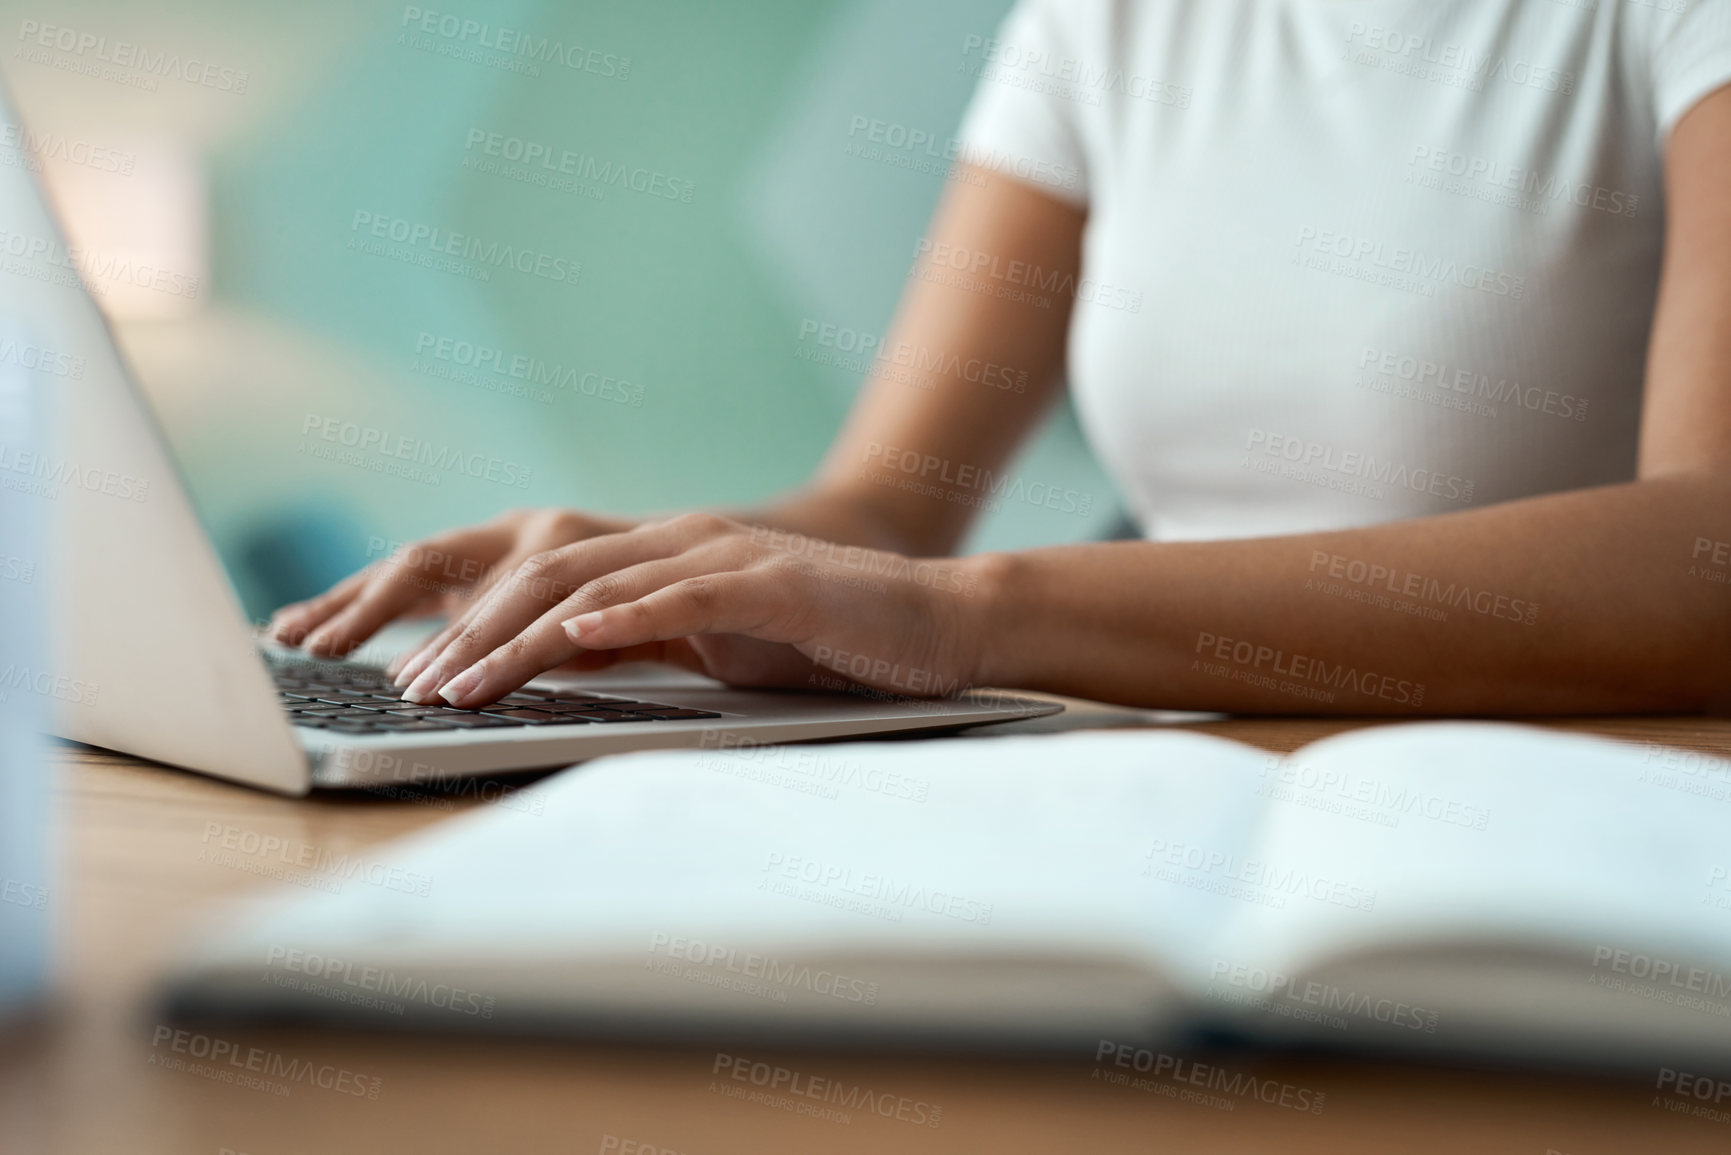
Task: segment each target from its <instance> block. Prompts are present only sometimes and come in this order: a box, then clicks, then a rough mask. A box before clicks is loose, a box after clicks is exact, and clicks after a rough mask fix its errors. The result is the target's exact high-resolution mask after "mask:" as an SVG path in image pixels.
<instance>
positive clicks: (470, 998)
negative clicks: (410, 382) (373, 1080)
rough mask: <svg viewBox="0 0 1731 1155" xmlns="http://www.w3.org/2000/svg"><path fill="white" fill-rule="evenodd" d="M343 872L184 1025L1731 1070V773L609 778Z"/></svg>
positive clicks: (833, 755)
mask: <svg viewBox="0 0 1731 1155" xmlns="http://www.w3.org/2000/svg"><path fill="white" fill-rule="evenodd" d="M366 857H367V858H368V860H369V862H368V864H367V869H366V870H364V871H356V872H351V875H352V876H351V877H348V878H346V879H340V880H338V879H336V876H335V875H333V876H332V879H333V882H334V883H335V884H334V885H331V886H328V887H324V888H323V889H322V890H321V889H319V888H314V887H310V886H308V887H302V888H300V889H299V890H298V891H296V892H294V893H280V894H273V895H271V896H269V897H267V898H266V899H264V900H262V901H255V902H254V903H253V904H252V905H251V907H250V908H249V909H247V910H246V911H244V912H243V913H242V914H241V915H240V916H239V917H238V918H237V919H236V920H235V921H232V922H230V923H228V924H227V925H226V926H225V927H224V928H223V929H222V931H221V933H220V934H217V935H215V936H214V937H213V938H212V939H211V940H210V941H209V942H208V943H207V944H206V945H205V946H204V947H203V948H202V949H201V950H200V951H199V953H198V954H197V956H196V957H194V958H193V959H191V960H190V961H189V962H188V964H187V965H186V967H185V969H184V970H183V972H182V973H181V974H180V976H179V978H178V980H177V981H176V983H175V987H174V998H175V1001H176V1003H177V1004H178V1006H179V1007H180V1008H181V1009H182V1011H186V1012H194V1013H198V1012H202V1013H211V1012H216V1013H234V1012H240V1013H246V1014H289V1015H295V1016H306V1017H334V1018H343V1019H346V1020H348V1021H354V1020H355V1019H356V1018H359V1019H362V1020H363V1021H375V1022H382V1023H415V1024H417V1025H420V1026H428V1025H431V1026H434V1027H437V1028H451V1029H461V1028H466V1027H470V1026H475V1027H480V1026H489V1027H505V1028H508V1029H524V1028H527V1029H531V1030H557V1031H575V1032H588V1033H607V1034H629V1035H633V1036H644V1035H655V1034H662V1035H671V1036H680V1037H686V1038H696V1037H706V1038H711V1039H714V1038H726V1037H739V1036H751V1037H753V1038H764V1037H771V1038H781V1039H784V1040H787V1041H797V1042H814V1041H815V1042H836V1041H845V1042H855V1043H858V1042H869V1041H873V1040H881V1041H886V1042H898V1043H899V1042H939V1043H945V1044H960V1045H968V1046H974V1045H986V1046H991V1045H998V1044H1017V1045H1026V1044H1034V1045H1052V1046H1057V1047H1080V1048H1084V1049H1086V1050H1088V1051H1090V1052H1093V1053H1095V1054H1098V1053H1100V1051H1101V1049H1102V1048H1103V1047H1107V1046H1130V1045H1142V1044H1150V1045H1152V1044H1154V1043H1164V1042H1168V1041H1180V1040H1183V1039H1185V1038H1190V1037H1193V1032H1196V1031H1203V1032H1206V1033H1207V1034H1208V1035H1209V1036H1210V1037H1218V1036H1221V1035H1227V1036H1231V1037H1237V1038H1249V1039H1252V1040H1260V1041H1263V1042H1268V1043H1275V1044H1302V1045H1322V1046H1344V1047H1352V1048H1375V1049H1380V1050H1391V1049H1392V1050H1398V1051H1409V1050H1411V1051H1436V1052H1448V1053H1454V1054H1461V1055H1470V1054H1483V1055H1497V1056H1502V1057H1505V1058H1516V1059H1531V1060H1541V1061H1550V1060H1561V1061H1580V1060H1588V1061H1592V1062H1596V1063H1612V1064H1634V1065H1646V1066H1647V1067H1648V1070H1649V1072H1650V1071H1651V1070H1652V1067H1653V1066H1654V1065H1664V1066H1666V1067H1668V1068H1672V1069H1686V1068H1690V1066H1691V1065H1693V1066H1694V1067H1705V1066H1717V1067H1719V1068H1724V1067H1725V1066H1726V1065H1728V1063H1731V879H1728V878H1727V866H1731V763H1726V762H1722V761H1719V760H1717V759H1713V758H1711V757H1707V756H1703V755H1699V754H1693V753H1687V752H1684V751H1678V750H1673V749H1668V748H1665V747H1658V746H1651V747H1648V746H1641V745H1634V744H1624V743H1617V742H1611V741H1606V740H1601V739H1596V738H1587V737H1579V736H1574V735H1569V734H1561V733H1555V732H1549V731H1544V730H1538V729H1529V728H1523V727H1516V726H1507V725H1494V724H1468V723H1436V724H1404V725H1391V726H1383V727H1378V728H1373V729H1368V730H1361V731H1358V732H1355V733H1350V734H1346V735H1342V736H1340V737H1336V738H1331V739H1328V740H1326V741H1322V742H1318V743H1315V744H1313V745H1311V746H1308V747H1306V748H1304V749H1302V750H1300V751H1298V752H1297V753H1296V754H1294V755H1291V756H1288V757H1285V758H1282V757H1278V756H1275V755H1271V754H1268V753H1266V752H1264V751H1261V750H1257V749H1254V748H1252V747H1248V746H1244V745H1239V744H1237V743H1233V742H1228V741H1224V740H1221V739H1218V738H1211V737H1206V736H1202V735H1197V734H1191V733H1184V732H1171V731H1167V732H1161V731H1132V732H1123V731H1119V732H1113V733H1081V734H1066V735H1059V736H1044V737H1003V738H991V739H978V740H973V739H958V740H938V741H928V742H919V743H860V744H848V745H830V746H815V747H758V748H744V749H738V748H736V749H730V750H703V751H692V752H679V753H646V754H632V755H625V756H621V757H616V758H606V759H602V760H600V761H596V762H592V763H589V764H587V765H583V766H578V767H574V768H572V769H570V770H567V771H564V772H562V773H560V774H558V775H556V776H554V777H551V778H549V779H546V780H544V781H542V782H540V783H538V784H536V785H534V786H532V787H530V788H529V789H527V790H525V791H523V792H522V793H520V794H517V795H513V796H511V797H510V798H509V799H507V800H506V802H505V803H502V804H499V805H495V806H492V807H489V808H487V809H485V810H483V811H479V812H475V813H472V814H468V815H465V816H462V817H460V818H456V819H453V820H452V821H450V822H448V823H445V824H442V825H440V826H438V827H436V828H435V829H432V830H431V831H429V832H426V833H423V834H421V835H417V836H415V837H413V838H411V839H408V840H405V841H402V842H399V843H394V844H388V845H385V846H382V847H377V848H374V849H372V850H369V851H368V852H367V854H366ZM392 879H397V880H399V881H402V880H407V881H406V882H402V884H401V885H396V884H393V883H392V881H391V880H392ZM409 882H412V883H413V885H409V884H408V883H409ZM321 885H322V884H321ZM287 889H289V890H293V888H287ZM330 890H335V891H337V893H328V891H330Z"/></svg>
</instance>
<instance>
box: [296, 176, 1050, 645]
mask: <svg viewBox="0 0 1731 1155" xmlns="http://www.w3.org/2000/svg"><path fill="white" fill-rule="evenodd" d="M1082 223H1083V216H1082V214H1081V213H1080V212H1079V211H1078V210H1076V209H1074V208H1072V207H1070V206H1069V205H1066V204H1063V203H1062V202H1059V201H1057V200H1054V199H1052V198H1050V197H1047V196H1044V195H1042V194H1041V193H1039V192H1036V191H1035V190H1033V189H1031V188H1029V187H1027V186H1026V185H1023V184H1021V183H1019V182H1017V181H1014V180H1009V179H1006V178H1003V177H1000V176H998V175H997V174H995V173H991V172H988V171H985V170H983V169H978V168H973V167H970V166H961V168H960V169H959V171H958V173H957V178H956V179H955V180H954V181H953V182H952V183H951V184H950V186H949V188H948V190H947V191H946V194H945V196H944V199H943V202H942V204H941V205H940V206H939V209H938V212H937V214H936V215H935V217H934V219H933V223H932V227H931V231H930V233H929V236H928V238H927V240H926V241H924V242H922V245H921V248H922V250H923V252H924V255H923V257H922V259H921V260H920V261H919V263H918V265H917V266H916V268H915V270H914V275H912V276H910V278H909V281H908V287H907V290H906V292H905V293H904V294H903V297H902V301H901V306H900V309H899V312H898V315H897V318H896V321H895V323H894V325H893V326H892V328H891V330H890V332H889V334H888V336H887V338H886V339H885V344H884V348H882V349H881V350H877V351H875V352H876V355H875V356H874V357H873V359H872V366H873V368H872V370H871V372H870V374H869V375H868V377H867V380H866V383H865V386H864V388H863V389H862V392H861V396H860V399H859V400H858V402H857V403H856V404H855V407H854V411H853V413H852V414H851V416H850V417H849V419H848V422H847V425H846V427H845V428H844V429H843V430H842V431H841V433H840V435H839V436H838V437H837V438H836V440H835V442H834V444H833V445H832V447H831V450H830V453H829V456H828V457H827V458H826V460H825V462H824V464H823V466H822V468H821V469H820V470H819V472H818V474H817V476H816V478H815V479H814V480H813V482H812V484H810V485H809V486H807V487H805V488H804V489H802V490H800V491H798V492H797V493H794V494H792V495H789V496H788V497H785V498H782V499H779V500H777V501H775V502H772V503H769V504H767V505H764V506H762V507H760V508H756V509H752V510H749V511H740V512H736V513H734V514H733V516H734V517H735V518H737V519H739V520H741V521H747V522H751V523H754V524H758V525H762V526H768V527H773V528H775V529H778V530H783V531H788V532H791V533H795V534H801V535H807V536H809V537H814V538H822V539H827V540H829V541H833V542H837V543H841V544H843V545H849V546H864V547H869V548H872V549H883V550H890V551H892V552H895V553H901V554H947V553H949V552H951V551H952V550H953V549H954V548H955V545H956V543H957V542H958V541H959V540H960V539H961V536H962V534H963V533H964V532H965V531H966V530H967V527H968V524H969V522H970V521H971V519H972V514H973V512H974V508H975V507H974V506H972V505H970V504H967V503H965V502H958V501H949V500H945V499H944V497H943V495H941V494H940V495H938V496H931V495H929V494H925V493H920V492H915V491H913V490H911V489H904V488H901V487H900V486H899V484H898V483H900V482H901V481H903V480H914V481H923V480H928V479H929V478H927V477H925V476H921V475H915V476H913V477H910V476H909V474H908V473H906V472H904V471H902V470H901V469H899V468H896V467H894V466H893V465H892V464H890V461H891V454H892V452H893V454H894V460H895V461H899V462H905V461H912V460H916V459H917V460H918V461H920V462H924V461H934V462H942V463H947V465H948V469H949V472H950V474H951V475H952V476H956V475H965V476H979V475H980V474H981V473H982V472H990V473H996V472H997V471H998V470H999V469H1001V468H1002V466H1003V464H1004V462H1005V461H1006V460H1007V459H1008V458H1009V456H1010V455H1011V453H1013V452H1014V451H1015V449H1016V446H1017V445H1018V444H1019V443H1020V442H1021V441H1022V439H1023V438H1024V437H1025V436H1026V435H1027V432H1028V430H1029V429H1031V428H1032V427H1033V425H1034V424H1035V423H1036V422H1037V421H1038V420H1039V419H1040V416H1041V415H1042V414H1043V413H1044V412H1045V411H1046V409H1047V408H1048V406H1049V405H1050V403H1051V401H1052V400H1053V398H1054V397H1055V396H1056V394H1057V391H1058V386H1059V384H1060V372H1059V370H1060V368H1061V365H1062V361H1063V350H1064V335H1065V332H1066V330H1067V328H1068V325H1069V318H1070V308H1071V305H1072V301H1071V300H1070V299H1069V298H1068V297H1065V296H1063V295H1061V294H1052V295H1051V299H1050V301H1049V302H1048V304H1047V305H1046V306H1045V307H1041V306H1039V305H1036V304H1030V303H1026V302H1023V301H1019V300H1016V299H1014V298H1013V297H1010V296H1003V295H997V294H989V293H982V292H978V291H972V290H970V289H966V288H959V287H956V286H955V285H953V284H949V283H945V277H946V274H948V273H953V272H954V271H955V270H954V269H953V268H952V267H951V266H952V265H953V264H955V263H961V264H964V265H971V264H972V263H973V262H974V259H975V257H976V256H978V257H980V258H982V259H984V260H987V261H995V262H997V263H998V264H999V266H1000V267H1009V266H1011V265H1012V264H1014V263H1018V262H1019V263H1020V265H1021V266H1022V267H1027V268H1039V269H1041V270H1042V271H1043V272H1044V273H1045V274H1046V275H1047V276H1051V277H1056V278H1058V279H1060V280H1063V279H1066V278H1067V279H1068V282H1069V283H1071V284H1074V283H1075V280H1076V278H1077V275H1078V273H1079V269H1080V266H1081V236H1082ZM813 336H814V337H816V338H818V339H821V338H822V334H821V332H820V333H817V334H813ZM909 454H913V455H915V457H912V458H910V457H908V456H907V455H909ZM937 472H940V473H941V472H942V469H940V470H938V471H937ZM886 483H887V484H886ZM959 496H967V494H966V493H965V492H963V493H961V494H959ZM643 524H645V522H644V521H642V520H640V519H630V518H618V517H607V516H598V515H594V514H588V513H583V512H579V511H575V510H560V509H548V510H513V511H511V512H509V513H506V514H503V515H501V516H499V517H497V518H495V519H494V520H492V521H490V522H487V523H485V524H483V525H478V526H470V527H465V528H462V529H455V530H451V531H448V532H446V533H442V534H439V535H437V536H435V537H432V538H428V539H427V540H425V541H420V542H416V543H414V544H413V545H410V546H407V547H405V548H404V549H403V550H401V551H399V552H398V553H397V555H395V556H393V557H391V558H388V559H385V560H384V561H381V562H379V563H377V564H375V565H373V566H371V567H369V568H368V569H366V570H364V571H362V572H360V573H357V574H354V575H353V576H351V577H349V578H348V579H346V580H344V581H343V582H341V583H339V584H338V585H337V586H335V587H334V588H332V589H331V590H329V591H327V592H326V593H324V594H322V595H320V596H319V597H316V598H313V599H310V600H308V601H305V602H299V603H296V604H294V605H290V606H285V607H283V608H282V609H281V610H279V611H277V614H276V616H275V617H274V618H273V619H272V622H271V627H270V634H271V636H272V637H273V638H275V639H276V640H277V641H279V642H282V643H285V644H289V645H296V644H304V645H305V647H306V648H307V650H308V651H309V652H312V653H315V654H320V655H341V654H346V653H349V652H350V651H351V650H353V649H354V648H355V647H356V646H358V645H360V644H361V643H363V642H365V641H366V640H367V638H369V637H370V636H372V634H374V633H375V632H376V631H377V630H378V629H379V628H380V627H382V626H384V625H385V624H386V623H388V622H390V621H391V620H393V619H394V618H397V617H399V616H402V615H404V614H410V613H424V612H444V613H447V614H452V615H453V616H454V617H455V622H454V628H453V629H452V630H447V631H446V632H444V633H442V634H440V635H439V636H438V637H437V638H435V639H434V642H433V643H431V644H437V645H443V644H444V643H445V642H447V641H449V640H450V638H451V637H452V636H455V629H456V628H460V627H462V626H463V625H465V624H466V623H467V621H468V620H469V618H470V617H472V615H473V614H474V613H475V610H476V607H477V606H478V605H479V604H480V602H481V601H482V600H483V599H484V598H485V597H487V596H490V595H492V594H495V593H507V594H508V593H510V592H511V591H510V590H505V591H501V590H500V588H499V587H500V586H501V583H503V582H505V581H506V580H508V579H511V578H513V577H515V576H520V570H521V569H522V567H524V566H525V565H527V564H529V563H530V562H531V561H535V559H543V560H542V561H536V563H535V564H536V566H537V567H540V566H542V565H543V564H544V559H545V558H546V556H547V555H550V554H552V553H554V552H556V551H559V550H562V549H568V548H570V547H573V546H575V545H577V544H579V543H582V542H587V541H592V540H596V539H599V538H603V537H606V536H608V535H613V534H618V533H624V532H628V531H630V530H632V529H633V528H636V527H638V526H640V525H643ZM784 552H785V551H784ZM596 576H598V575H596V574H593V573H591V572H589V571H588V570H587V569H584V568H583V567H581V566H578V567H576V568H575V569H574V570H573V571H572V572H571V573H570V574H569V575H568V576H564V577H561V578H560V579H558V580H545V581H535V582H519V583H518V584H517V586H516V590H517V593H518V594H519V595H520V596H518V597H517V599H516V600H515V601H514V602H513V603H512V606H513V608H512V611H511V612H510V613H508V614H507V615H506V616H505V619H504V620H509V621H512V622H516V623H517V624H518V625H519V627H521V626H522V625H526V624H527V622H528V621H530V620H533V614H534V613H536V612H540V611H545V610H547V609H548V608H549V607H550V606H552V605H554V604H556V603H557V602H558V601H559V600H560V599H561V598H564V597H567V596H568V595H571V594H573V593H574V592H575V591H576V589H577V588H578V585H579V584H581V583H582V582H584V581H588V580H590V579H592V578H593V577H596ZM537 606H538V607H539V609H538V610H537ZM465 607H467V611H468V612H467V613H462V612H460V611H463V610H464V609H465ZM487 637H488V638H494V639H497V641H498V642H502V641H503V640H504V639H505V638H508V637H509V635H508V634H506V635H503V636H500V635H499V634H497V632H490V633H488V635H487ZM414 658H415V655H409V656H407V657H406V658H405V661H404V664H405V665H406V666H409V667H412V668H413V670H414V672H418V671H419V668H420V665H421V664H424V663H420V664H417V663H416V662H415V661H414Z"/></svg>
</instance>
